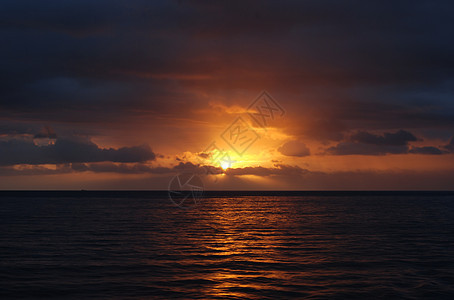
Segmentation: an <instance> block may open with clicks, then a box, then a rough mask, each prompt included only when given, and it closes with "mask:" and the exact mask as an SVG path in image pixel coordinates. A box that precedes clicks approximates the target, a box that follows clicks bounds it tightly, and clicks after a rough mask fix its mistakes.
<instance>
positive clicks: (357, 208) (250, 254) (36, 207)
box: [0, 192, 454, 299]
mask: <svg viewBox="0 0 454 300" xmlns="http://www.w3.org/2000/svg"><path fill="white" fill-rule="evenodd" d="M0 196H1V197H0V225H1V232H0V298H2V299H9V298H39V297H41V298H46V299H48V298H54V299H66V298H71V299H87V298H90V299H92V298H105V299H129V298H150V299H173V298H181V299H196V298H203V299H245V298H250V299H291V298H309V299H326V298H340V299H341V298H345V299H364V298H373V299H376V298H406V299H421V298H427V299H454V195H453V194H452V193H446V194H436V193H425V194H417V193H416V194H395V193H388V194H386V193H382V194H374V193H366V194H364V193H363V194H361V193H359V194H355V193H350V194H348V193H340V194H336V193H320V194H317V193H300V194H298V193H269V194H268V195H267V196H260V195H259V194H254V193H251V194H247V193H244V195H243V196H242V195H241V193H231V194H229V193H224V194H222V195H221V194H216V193H213V194H212V195H211V196H210V197H207V198H205V199H204V200H203V202H202V203H201V204H200V206H199V207H198V209H193V210H182V209H179V208H177V207H174V206H173V205H172V203H171V202H170V201H169V200H168V199H167V198H166V197H165V194H163V193H153V194H146V193H135V194H134V193H131V194H127V193H123V194H118V193H116V192H110V193H104V194H101V193H99V194H96V195H91V194H89V193H88V194H83V193H80V192H79V193H73V194H72V195H69V194H68V193H66V194H64V193H63V194H58V193H55V194H51V193H35V194H33V193H31V194H30V193H29V194H27V195H24V194H14V193H3V194H1V195H0Z"/></svg>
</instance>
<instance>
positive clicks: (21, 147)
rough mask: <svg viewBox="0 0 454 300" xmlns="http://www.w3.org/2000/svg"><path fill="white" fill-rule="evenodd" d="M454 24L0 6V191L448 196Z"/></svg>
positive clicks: (391, 10) (93, 6)
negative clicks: (175, 181) (191, 187)
mask: <svg viewBox="0 0 454 300" xmlns="http://www.w3.org/2000/svg"><path fill="white" fill-rule="evenodd" d="M453 12H454V4H453V3H452V1H348V0H347V1H319V0H313V1H247V0H246V1H223V2H221V1H219V2H215V1H145V0H144V1H91V0H90V1H89V0H87V1H85V0H77V1H76V0H73V1H62V0H58V1H57V0H56V1H44V2H41V1H18V0H11V1H7V0H5V1H2V3H1V4H0V40H1V47H0V64H1V72H0V77H1V78H0V79H1V81H0V189H75V190H78V189H98V190H101V189H125V190H126V189H140V190H146V189H162V190H165V189H167V187H168V185H169V181H170V179H171V178H172V177H173V176H175V175H177V174H179V173H182V172H190V173H196V174H198V175H199V176H200V177H201V178H202V180H203V182H204V185H205V188H206V189H211V190H230V189H240V190H261V189H266V190H454V98H453V96H454V39H453V37H454V18H453V16H452V15H453ZM263 91H266V94H263ZM267 95H269V97H268V96H267ZM263 97H265V98H263ZM264 99H266V100H264ZM263 101H265V102H263ZM264 103H268V104H269V106H268V107H266V106H265V105H264ZM260 110H261V111H260ZM259 113H261V114H262V116H259V115H258V114H259ZM265 115H266V116H267V117H265ZM253 116H255V117H256V119H258V121H257V120H254V118H253ZM264 119H266V124H263V121H264ZM238 122H240V123H241V122H242V124H243V125H245V126H244V127H242V128H245V130H247V132H248V134H249V136H247V137H245V138H244V139H242V141H245V144H244V145H242V146H239V145H237V146H236V147H237V148H244V149H241V151H238V150H239V149H235V145H234V146H233V147H232V143H233V144H234V142H233V141H232V139H235V138H238V137H239V136H236V135H235V134H234V133H235V132H236V133H238V132H240V131H235V130H236V129H238V128H239V127H236V126H237V125H238ZM232 129H233V131H232ZM241 132H243V131H241ZM229 139H230V143H231V144H230V145H229V142H228V141H226V140H229ZM240 141H241V140H240ZM249 141H250V142H249ZM236 142H237V143H238V142H239V141H238V140H237V141H236ZM213 143H215V145H216V146H217V147H218V149H220V150H222V152H221V153H222V155H224V154H225V155H227V156H229V157H230V163H225V162H220V161H219V160H217V158H219V157H220V156H222V155H218V154H219V153H218V152H216V151H214V150H213V147H212V146H213ZM249 144H250V145H249ZM243 150H244V151H243ZM239 152H242V153H239ZM225 155H224V156H223V157H225Z"/></svg>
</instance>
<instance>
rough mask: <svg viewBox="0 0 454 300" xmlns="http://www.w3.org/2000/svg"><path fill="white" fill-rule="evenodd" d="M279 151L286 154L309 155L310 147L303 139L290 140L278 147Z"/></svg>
mask: <svg viewBox="0 0 454 300" xmlns="http://www.w3.org/2000/svg"><path fill="white" fill-rule="evenodd" d="M278 151H279V152H280V153H282V154H284V155H286V156H298V157H303V156H309V155H311V152H310V150H309V148H308V147H307V146H306V144H304V143H303V142H301V141H289V142H287V143H285V144H284V145H282V146H281V147H279V148H278Z"/></svg>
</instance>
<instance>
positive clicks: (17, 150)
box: [0, 138, 156, 166]
mask: <svg viewBox="0 0 454 300" xmlns="http://www.w3.org/2000/svg"><path fill="white" fill-rule="evenodd" d="M155 158H156V155H155V154H154V153H153V152H152V151H151V149H150V147H149V146H148V145H142V146H134V147H122V148H118V149H113V148H108V149H104V148H99V147H98V146H97V145H96V144H95V143H93V142H91V141H89V140H84V139H68V138H58V139H57V140H56V141H55V144H49V145H47V146H39V145H36V144H35V143H33V141H30V140H19V139H11V140H7V141H0V165H1V166H10V165H16V164H31V165H38V164H64V163H72V162H101V161H112V162H142V161H148V160H154V159H155Z"/></svg>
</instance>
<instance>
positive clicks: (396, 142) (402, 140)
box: [351, 130, 418, 146]
mask: <svg viewBox="0 0 454 300" xmlns="http://www.w3.org/2000/svg"><path fill="white" fill-rule="evenodd" d="M351 140H352V141H353V142H357V143H363V144H372V145H378V146H405V145H408V142H414V141H417V140H418V139H417V138H416V137H415V136H414V135H413V134H412V133H410V132H408V131H405V130H399V131H397V132H395V133H390V132H385V133H384V134H383V135H376V134H372V133H369V132H364V131H360V132H358V133H356V134H354V135H352V136H351Z"/></svg>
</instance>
